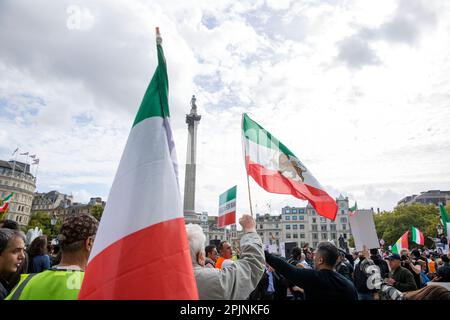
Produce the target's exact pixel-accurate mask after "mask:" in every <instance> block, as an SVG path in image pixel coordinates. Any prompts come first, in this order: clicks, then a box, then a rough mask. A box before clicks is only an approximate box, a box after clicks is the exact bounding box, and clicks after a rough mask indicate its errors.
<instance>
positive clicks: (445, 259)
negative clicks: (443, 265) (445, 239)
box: [441, 254, 450, 262]
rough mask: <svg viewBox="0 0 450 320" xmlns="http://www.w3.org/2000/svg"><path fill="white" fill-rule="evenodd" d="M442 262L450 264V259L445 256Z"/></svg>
mask: <svg viewBox="0 0 450 320" xmlns="http://www.w3.org/2000/svg"><path fill="white" fill-rule="evenodd" d="M441 259H442V262H450V259H449V258H448V256H447V255H446V254H444V255H443V256H442V257H441Z"/></svg>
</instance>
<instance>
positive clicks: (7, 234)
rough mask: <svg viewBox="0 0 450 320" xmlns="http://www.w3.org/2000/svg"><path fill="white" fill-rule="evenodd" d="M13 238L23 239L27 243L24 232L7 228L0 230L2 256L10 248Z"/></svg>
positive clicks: (0, 251)
mask: <svg viewBox="0 0 450 320" xmlns="http://www.w3.org/2000/svg"><path fill="white" fill-rule="evenodd" d="M12 238H21V239H22V240H23V241H25V236H24V235H23V232H22V231H19V230H11V229H6V228H1V229H0V255H1V254H2V253H3V251H4V250H5V249H6V247H8V243H9V241H10V240H11V239H12Z"/></svg>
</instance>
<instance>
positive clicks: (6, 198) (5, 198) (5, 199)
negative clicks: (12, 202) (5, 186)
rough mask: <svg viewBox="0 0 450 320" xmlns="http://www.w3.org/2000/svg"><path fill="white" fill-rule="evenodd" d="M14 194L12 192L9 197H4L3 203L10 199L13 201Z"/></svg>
mask: <svg viewBox="0 0 450 320" xmlns="http://www.w3.org/2000/svg"><path fill="white" fill-rule="evenodd" d="M13 194H14V192H11V193H10V194H9V195H7V196H6V197H4V198H3V199H2V202H5V201H8V200H9V199H11V197H12V196H13Z"/></svg>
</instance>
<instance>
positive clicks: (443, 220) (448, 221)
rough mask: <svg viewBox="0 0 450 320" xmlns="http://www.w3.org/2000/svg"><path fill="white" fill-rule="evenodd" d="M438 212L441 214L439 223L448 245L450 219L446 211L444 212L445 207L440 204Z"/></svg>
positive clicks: (449, 240) (449, 239)
mask: <svg viewBox="0 0 450 320" xmlns="http://www.w3.org/2000/svg"><path fill="white" fill-rule="evenodd" d="M439 211H440V213H441V223H442V226H443V227H444V232H445V234H446V235H447V239H448V242H449V244H450V218H449V217H448V213H447V210H445V206H444V205H443V204H442V203H441V204H440V205H439Z"/></svg>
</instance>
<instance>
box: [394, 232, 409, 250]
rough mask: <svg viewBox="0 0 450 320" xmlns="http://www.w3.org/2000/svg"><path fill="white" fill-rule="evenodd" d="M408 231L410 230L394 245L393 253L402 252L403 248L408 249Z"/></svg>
mask: <svg viewBox="0 0 450 320" xmlns="http://www.w3.org/2000/svg"><path fill="white" fill-rule="evenodd" d="M408 233H409V231H406V232H405V233H404V234H403V235H402V236H401V237H400V239H398V240H397V242H396V243H395V244H394V245H393V246H392V252H393V253H400V251H402V249H408Z"/></svg>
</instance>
